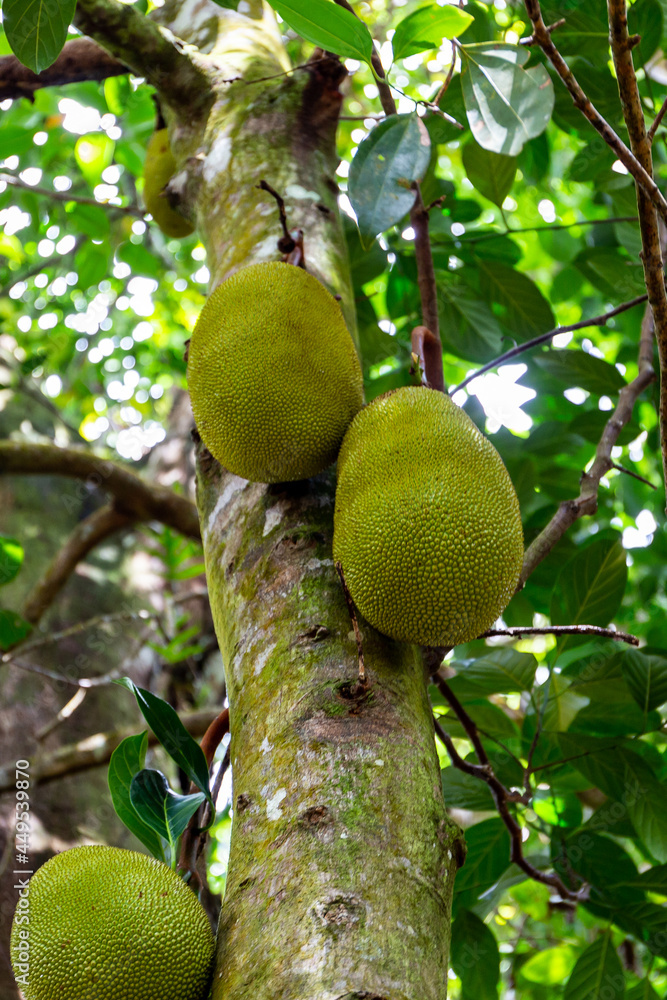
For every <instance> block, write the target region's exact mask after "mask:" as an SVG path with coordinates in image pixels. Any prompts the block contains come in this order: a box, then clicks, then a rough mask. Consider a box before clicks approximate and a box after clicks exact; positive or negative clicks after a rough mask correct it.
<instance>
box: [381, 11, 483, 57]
mask: <svg viewBox="0 0 667 1000" xmlns="http://www.w3.org/2000/svg"><path fill="white" fill-rule="evenodd" d="M472 20H473V18H472V17H471V15H470V14H468V13H466V12H465V11H463V10H460V9H459V8H458V7H451V6H448V7H438V6H437V4H431V5H429V6H426V7H419V8H417V10H415V11H413V12H412V13H411V14H408V16H407V17H404V18H403V20H402V21H399V22H398V25H397V26H396V31H395V32H394V37H393V38H392V40H391V47H392V50H393V53H394V59H404V58H405V57H406V56H411V55H414V54H415V53H416V52H423V51H424V50H425V49H437V48H440V45H441V44H442V41H443V39H444V38H457V37H458V36H459V35H462V34H463V32H464V31H465V30H466V28H467V27H468V26H469V25H470V23H471V22H472Z"/></svg>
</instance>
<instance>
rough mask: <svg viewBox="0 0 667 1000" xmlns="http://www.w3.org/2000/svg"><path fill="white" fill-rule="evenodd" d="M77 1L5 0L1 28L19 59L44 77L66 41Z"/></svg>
mask: <svg viewBox="0 0 667 1000" xmlns="http://www.w3.org/2000/svg"><path fill="white" fill-rule="evenodd" d="M75 7H76V0H4V3H3V5H2V27H3V28H4V31H5V34H6V36H7V41H8V42H9V44H10V45H11V47H12V52H13V53H14V55H15V56H16V58H17V59H18V60H19V61H20V62H22V63H23V65H24V66H27V67H28V69H31V70H32V71H33V73H41V72H42V70H43V69H46V68H47V67H48V66H50V65H51V63H52V62H55V60H56V59H57V58H58V56H59V54H60V51H61V49H62V47H63V45H64V44H65V42H66V40H67V31H68V29H69V25H70V22H71V20H72V18H73V17H74V9H75Z"/></svg>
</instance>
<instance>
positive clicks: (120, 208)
mask: <svg viewBox="0 0 667 1000" xmlns="http://www.w3.org/2000/svg"><path fill="white" fill-rule="evenodd" d="M0 181H1V182H4V183H5V184H9V185H10V186H11V187H17V188H22V189H23V190H24V191H31V192H32V193H33V194H39V195H43V196H44V197H46V198H50V199H51V201H73V202H76V204H77V205H94V206H95V208H107V209H109V211H111V212H119V213H120V214H121V215H136V216H137V217H138V218H140V219H143V217H144V215H145V214H146V213H145V211H144V209H143V208H139V206H138V205H112V204H111V203H110V202H108V201H98V200H97V198H86V197H84V196H83V195H76V194H70V192H69V191H56V190H51V188H43V187H36V186H35V185H34V184H28V183H26V181H22V180H21V178H20V177H17V176H16V175H15V174H8V173H7V172H6V171H4V170H3V171H2V172H1V173H0ZM59 256H62V254H60V255H59ZM56 259H57V258H56ZM44 266H45V265H44V264H42V267H44Z"/></svg>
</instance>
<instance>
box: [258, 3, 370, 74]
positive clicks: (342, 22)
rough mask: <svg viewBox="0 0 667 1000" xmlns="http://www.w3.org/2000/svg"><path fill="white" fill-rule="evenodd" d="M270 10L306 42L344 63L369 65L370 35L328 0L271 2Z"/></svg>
mask: <svg viewBox="0 0 667 1000" xmlns="http://www.w3.org/2000/svg"><path fill="white" fill-rule="evenodd" d="M270 3H271V6H272V7H273V9H274V10H275V11H277V12H278V13H279V14H280V16H281V17H282V19H283V21H285V22H286V23H287V24H289V26H290V28H293V29H294V31H296V32H297V34H299V35H301V37H302V38H305V39H306V41H307V42H312V43H313V45H318V46H319V47H320V48H321V49H325V51H327V52H335V53H336V55H338V56H341V57H342V58H343V59H360V60H361V62H365V63H369V64H370V61H371V55H372V53H373V39H372V38H371V34H370V32H369V30H368V28H367V27H366V25H365V24H364V22H363V21H361V20H360V19H359V18H358V17H355V15H354V14H352V13H351V12H350V11H349V10H345V8H344V7H339V6H338V5H337V4H335V3H332V2H331V0H307V2H306V3H304V0H270Z"/></svg>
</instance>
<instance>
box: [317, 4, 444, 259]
mask: <svg viewBox="0 0 667 1000" xmlns="http://www.w3.org/2000/svg"><path fill="white" fill-rule="evenodd" d="M337 9H340V8H337ZM430 156H431V140H430V138H429V134H428V132H427V130H426V127H425V125H424V123H423V122H422V120H421V118H420V117H419V115H417V114H411V115H390V117H389V118H386V119H385V120H384V121H383V122H381V123H380V124H379V125H376V126H375V128H374V129H373V130H372V132H371V133H370V135H368V136H367V137H366V138H365V139H364V141H363V142H362V143H360V145H359V148H358V150H357V155H356V156H355V158H354V159H353V160H352V164H351V166H350V176H349V183H348V194H349V198H350V201H351V203H352V207H353V209H354V211H355V212H356V215H357V224H358V226H359V234H360V238H361V242H362V245H363V246H366V247H367V246H370V244H371V243H372V241H373V238H374V237H375V236H377V234H378V233H382V232H384V231H385V230H386V229H389V227H390V226H393V225H395V224H396V223H397V222H399V221H400V220H401V219H402V218H403V216H404V215H406V213H407V212H409V211H410V209H411V208H412V206H413V204H414V201H415V193H414V191H413V190H412V188H411V187H410V185H411V183H412V181H415V180H419V179H420V178H421V177H423V175H424V173H425V172H426V169H427V167H428V164H429V159H430Z"/></svg>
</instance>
